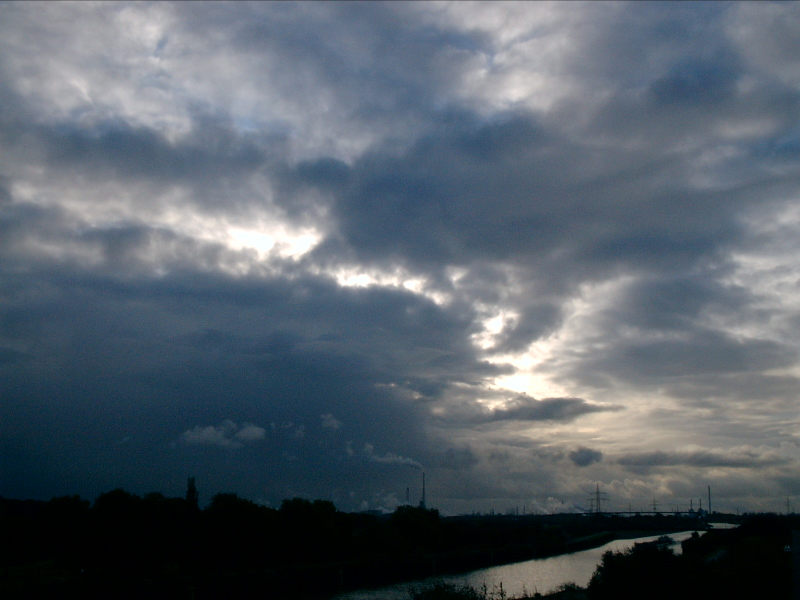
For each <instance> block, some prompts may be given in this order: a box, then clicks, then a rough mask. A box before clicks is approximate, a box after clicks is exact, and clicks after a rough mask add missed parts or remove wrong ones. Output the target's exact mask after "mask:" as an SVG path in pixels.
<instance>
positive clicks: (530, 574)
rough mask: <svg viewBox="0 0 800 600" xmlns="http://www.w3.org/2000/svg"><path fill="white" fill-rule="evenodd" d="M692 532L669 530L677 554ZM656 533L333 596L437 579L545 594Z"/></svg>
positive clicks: (348, 599) (377, 595)
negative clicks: (589, 547)
mask: <svg viewBox="0 0 800 600" xmlns="http://www.w3.org/2000/svg"><path fill="white" fill-rule="evenodd" d="M691 535H692V532H691V531H681V532H679V533H671V534H669V537H671V538H672V539H673V540H675V545H673V547H672V548H673V550H674V551H675V553H676V554H679V553H680V551H681V546H680V542H682V541H683V540H685V539H687V538H689V537H690V536H691ZM659 537H660V536H658V535H654V536H649V537H641V538H635V539H630V540H614V541H612V542H609V543H607V544H605V545H603V546H599V547H597V548H591V549H589V550H582V551H580V552H573V553H572V554H562V555H560V556H552V557H550V558H539V559H535V560H526V561H524V562H518V563H512V564H509V565H500V566H497V567H489V568H488V569H480V570H478V571H472V572H470V573H462V574H460V575H449V576H444V577H432V578H429V579H423V580H419V581H412V582H406V583H402V584H398V585H393V586H389V587H385V588H380V589H375V590H361V591H357V592H349V593H346V594H340V595H338V596H336V597H335V599H334V600H408V598H409V594H408V591H409V589H410V588H411V589H413V588H416V587H424V586H425V585H428V584H433V583H435V582H438V581H443V582H446V583H453V584H456V585H462V584H467V585H470V586H472V587H475V588H481V587H483V586H484V585H485V586H486V588H487V589H488V590H490V591H491V590H493V589H495V590H496V589H498V588H499V586H500V584H501V583H502V584H503V590H504V591H505V592H506V594H508V596H510V597H514V596H521V595H523V594H531V595H532V594H533V593H535V592H539V593H542V594H546V593H548V592H551V591H553V590H555V589H556V588H558V587H559V586H560V585H563V584H565V583H576V584H578V585H580V586H585V585H588V583H589V580H590V579H591V578H592V574H593V573H594V570H595V568H596V567H597V565H598V564H599V563H600V560H601V559H602V557H603V553H604V552H608V551H609V550H612V551H614V552H621V551H624V550H627V549H628V548H632V547H633V545H634V544H635V543H637V542H650V541H654V540H657V539H658V538H659Z"/></svg>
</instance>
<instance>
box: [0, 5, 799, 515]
mask: <svg viewBox="0 0 800 600" xmlns="http://www.w3.org/2000/svg"><path fill="white" fill-rule="evenodd" d="M798 31H800V5H798V4H797V3H770V2H758V3H716V2H712V3H703V2H698V3H694V2H693V3H656V2H646V3H635V2H634V3H596V2H589V3H582V2H564V3H545V2H535V3H529V2H520V3H503V2H491V3H483V2H475V3H472V2H470V3H464V2H456V3H438V2H425V3H418V2H409V3H404V2H391V3H348V2H335V3H323V2H320V3H293V2H280V3H216V2H203V3H169V2H158V3H149V2H141V3H139V2H137V3H127V2H113V3H111V2H109V3H102V2H101V3H81V2H76V3H69V2H53V3H47V2H35V3H34V2H31V3H26V2H6V3H0V457H2V460H0V496H6V497H15V498H25V497H31V498H40V499H48V498H50V497H52V496H58V495H64V494H80V495H82V496H84V497H86V498H90V499H91V498H94V497H96V496H97V495H98V494H99V493H101V492H104V491H108V490H110V489H114V488H117V487H122V488H124V489H126V490H128V491H130V492H132V493H137V494H145V493H147V492H150V491H161V492H163V493H165V494H167V495H177V496H181V495H183V493H184V490H185V485H186V480H187V477H190V476H191V477H196V481H197V489H198V492H199V494H200V502H201V503H202V502H204V501H207V500H208V498H209V495H210V494H213V493H217V492H233V493H236V494H239V495H240V496H242V497H244V498H248V499H251V500H254V501H257V502H262V503H265V504H269V505H271V506H278V505H279V504H280V502H281V500H282V499H283V498H291V497H295V496H299V497H305V498H321V499H327V500H331V501H333V502H334V503H335V504H336V506H337V507H339V508H340V509H342V510H353V511H355V510H393V509H394V508H395V507H396V506H398V505H401V504H403V503H404V502H405V495H406V490H407V489H410V490H411V492H412V494H411V500H412V503H413V504H415V505H416V503H417V501H418V498H419V496H418V495H417V494H416V493H415V492H414V490H415V489H418V487H419V485H420V483H421V473H422V472H423V470H424V472H425V474H426V476H427V484H426V496H427V497H426V504H427V505H428V506H429V507H435V508H437V509H439V510H441V511H442V513H443V514H455V513H470V512H473V511H484V512H488V511H490V510H493V509H495V510H497V511H504V510H506V509H507V508H508V507H517V506H523V505H524V506H525V507H526V509H527V510H529V511H530V512H558V511H580V510H582V509H583V508H586V505H587V497H588V496H590V495H591V494H592V493H593V492H594V491H595V490H596V489H598V487H597V486H599V490H600V491H602V492H605V493H607V494H608V498H609V502H610V503H615V505H617V506H619V507H621V509H622V510H624V509H625V507H627V506H629V505H637V504H639V505H642V504H644V505H647V504H649V503H651V502H652V500H653V498H655V499H656V500H657V502H659V503H663V505H664V506H670V505H671V504H677V503H688V502H689V500H690V499H691V498H695V499H697V498H701V497H704V492H705V490H706V489H707V486H711V488H712V490H713V493H714V507H715V509H718V510H720V511H735V510H737V509H739V510H742V511H749V510H771V511H776V512H782V511H784V510H785V508H786V506H787V505H788V502H794V500H795V499H796V498H797V497H798V496H800V477H798V475H799V469H798V467H800V439H799V437H798V436H800V411H798V391H799V390H800V385H799V384H800V335H798V333H800V287H799V286H798V282H800V265H798V261H797V256H798V255H800V210H798V200H800V127H798V123H800V87H799V86H800V36H798V34H797V32H798ZM420 491H421V490H420ZM787 499H789V500H788V502H787Z"/></svg>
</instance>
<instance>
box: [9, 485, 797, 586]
mask: <svg viewBox="0 0 800 600" xmlns="http://www.w3.org/2000/svg"><path fill="white" fill-rule="evenodd" d="M696 526H697V522H696V521H695V520H693V519H688V518H683V517H666V516H649V517H648V516H640V517H587V516H583V515H552V516H520V517H458V518H441V517H440V516H439V514H438V513H437V512H436V511H435V510H425V509H421V508H412V507H408V506H406V507H401V508H399V509H398V510H397V511H396V512H395V513H394V514H392V515H389V516H376V515H365V514H349V513H342V512H339V511H337V510H336V508H335V507H334V505H333V504H331V503H330V502H326V501H319V500H317V501H313V502H310V501H307V500H302V499H294V500H287V501H284V503H283V505H282V506H281V508H280V509H279V510H275V509H270V508H267V507H263V506H259V505H256V504H254V503H252V502H249V501H247V500H243V499H241V498H238V497H237V496H235V495H233V494H218V495H217V496H215V497H214V499H213V501H212V502H211V504H210V505H209V506H208V507H207V508H206V509H204V510H199V509H198V508H197V507H196V505H193V503H192V502H189V501H187V500H184V499H182V498H166V497H164V496H162V495H161V494H149V495H147V496H145V497H144V498H140V497H138V496H135V495H132V494H129V493H127V492H125V491H123V490H114V491H112V492H109V493H107V494H103V495H101V496H100V497H99V498H97V500H96V501H95V502H94V503H93V504H91V505H90V503H89V502H88V501H85V500H83V499H81V498H79V497H77V496H74V497H63V498H55V499H53V500H51V501H49V502H37V501H19V500H3V499H0V532H1V533H2V551H1V552H0V597H2V598H33V597H51V598H78V597H80V598H101V597H102V598H170V599H180V598H187V599H188V598H193V599H200V598H251V597H258V598H297V599H303V598H326V597H330V596H331V595H332V594H334V593H337V592H340V591H343V590H348V589H355V588H361V587H368V586H377V585H382V584H387V583H391V582H395V581H404V580H411V579H416V578H421V577H427V576H430V575H436V574H444V573H452V572H459V571H466V570H471V569H475V568H480V567H484V566H489V565H492V564H501V563H504V562H511V561H516V560H525V559H530V558H535V557H543V556H550V555H554V554H559V553H563V552H571V551H575V550H580V549H584V548H588V547H594V546H597V545H600V544H602V543H605V542H606V541H608V540H610V539H612V538H614V537H634V536H635V535H639V534H645V533H659V532H665V533H666V532H671V531H680V530H686V529H693V528H695V527H696ZM792 526H797V527H800V524H797V523H792V524H789V523H788V522H785V521H784V520H779V519H778V520H774V521H763V522H762V521H758V523H757V525H752V526H751V525H748V524H747V523H745V525H743V526H742V527H741V528H740V529H737V530H734V532H736V533H731V532H728V531H719V532H716V531H715V532H711V533H710V534H709V535H708V536H704V537H703V538H700V539H697V540H690V541H689V542H687V546H686V547H685V550H684V556H683V557H680V558H677V557H674V556H672V555H671V553H668V552H666V551H664V549H663V548H657V547H653V549H651V550H645V551H639V552H640V553H642V552H645V553H646V552H650V553H651V554H642V555H641V556H640V555H639V554H636V555H632V556H623V557H614V556H610V557H607V560H605V561H604V563H603V565H602V566H601V569H600V570H599V571H598V576H597V577H595V580H596V581H595V580H593V582H592V586H590V588H589V589H588V590H578V589H571V590H565V591H564V592H563V593H564V594H578V595H575V596H574V597H576V598H583V597H589V598H606V597H608V598H611V597H614V598H625V597H637V598H639V597H648V598H659V597H662V596H659V595H656V594H653V593H648V594H646V595H641V588H640V590H639V593H638V594H637V595H635V596H625V595H624V593H623V592H620V591H619V589H618V588H617V587H614V586H617V585H618V580H619V579H620V578H622V579H623V580H626V581H628V583H629V584H630V585H631V586H632V587H635V586H636V585H638V583H637V581H638V580H637V579H636V577H639V576H640V575H641V574H642V573H647V574H649V575H648V576H647V579H648V582H647V583H648V584H650V585H652V584H654V583H655V582H657V581H658V582H659V585H658V588H657V590H656V591H657V592H658V593H660V592H659V590H668V589H669V590H672V589H673V588H674V586H675V585H678V584H679V583H680V584H681V585H684V584H685V585H686V586H687V587H683V588H682V589H681V593H680V594H677V596H678V597H682V598H688V597H694V596H690V592H692V590H694V589H703V588H702V585H703V584H702V582H703V581H710V578H718V577H721V576H722V575H723V574H725V573H728V571H731V570H733V572H734V575H742V577H744V576H745V575H744V574H747V573H750V571H752V569H751V568H750V566H752V565H759V567H758V568H759V570H760V571H759V572H760V573H764V574H769V576H770V577H771V578H772V579H774V582H775V586H776V587H775V589H779V590H784V588H785V589H786V590H788V589H789V588H788V587H787V586H788V585H789V583H788V581H789V575H788V573H789V570H788V569H789V564H790V561H789V555H788V554H787V553H786V552H784V547H785V546H786V545H787V544H789V541H788V537H787V536H789V532H790V530H791V527H792ZM754 528H755V529H754ZM748 532H752V535H749V534H748ZM748 535H749V537H748ZM737 536H743V537H737ZM642 557H644V558H642ZM636 561H640V562H636ZM641 561H644V562H641ZM761 562H764V563H765V564H764V565H761ZM645 563H646V564H645ZM651 563H652V564H651ZM631 565H633V571H632V573H635V575H620V574H621V573H626V572H627V571H629V570H631V568H632V567H631ZM651 567H652V568H651ZM664 570H666V571H664ZM662 571H664V573H662ZM748 576H749V575H748ZM659 577H661V578H663V579H664V581H663V583H661V582H660V581H661V580H660V579H659ZM726 577H727V575H726ZM758 579H759V586H757V589H762V590H763V589H764V588H763V585H764V582H763V581H762V579H763V577H762V576H761V575H759V578H758ZM689 581H692V582H693V583H691V585H690V583H689ZM736 581H738V580H736ZM698 582H700V584H701V585H700V587H697V585H698ZM643 583H644V582H643ZM626 585H628V584H626ZM709 585H710V584H709ZM692 586H694V587H692ZM736 589H737V590H742V589H749V588H747V587H746V585H745V584H744V583H741V582H740V583H739V584H737V585H736ZM753 589H756V588H755V587H754V588H753ZM420 593H422V594H427V593H430V594H438V596H431V598H473V599H475V598H481V594H483V597H489V592H487V593H483V592H481V591H474V590H453V589H446V588H440V589H438V590H428V591H422V592H420ZM692 593H693V592H692ZM787 593H788V592H787ZM443 594H444V595H443ZM453 594H455V595H453ZM459 594H460V595H459ZM464 594H473V596H469V595H467V596H464ZM580 594H583V595H580ZM587 594H588V596H587ZM609 594H611V595H609ZM564 597H565V598H567V597H573V596H564ZM663 597H667V596H663ZM673 597H674V596H673ZM697 597H700V596H697ZM706 597H708V596H706ZM710 597H717V598H719V597H724V596H720V595H715V594H712V595H711V596H710ZM729 597H731V598H733V597H742V596H738V595H737V596H729ZM766 597H774V598H779V597H788V596H786V595H782V596H766Z"/></svg>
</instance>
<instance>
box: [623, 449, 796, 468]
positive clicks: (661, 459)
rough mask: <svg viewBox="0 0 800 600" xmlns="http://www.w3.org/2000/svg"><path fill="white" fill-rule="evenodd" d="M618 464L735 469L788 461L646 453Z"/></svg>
mask: <svg viewBox="0 0 800 600" xmlns="http://www.w3.org/2000/svg"><path fill="white" fill-rule="evenodd" d="M617 462H618V463H619V464H621V465H624V466H626V467H637V468H653V467H676V466H687V467H701V468H704V467H727V468H734V469H741V468H752V467H764V466H771V465H781V464H785V463H786V460H785V459H783V458H780V457H775V456H772V457H769V456H761V455H760V454H757V453H754V452H751V453H724V452H718V451H695V452H662V451H657V452H644V453H641V454H628V455H624V456H622V457H620V458H619V459H617Z"/></svg>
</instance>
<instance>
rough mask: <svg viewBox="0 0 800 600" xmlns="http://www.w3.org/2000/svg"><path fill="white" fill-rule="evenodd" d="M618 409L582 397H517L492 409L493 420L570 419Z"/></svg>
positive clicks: (617, 408)
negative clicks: (592, 402) (498, 407)
mask: <svg viewBox="0 0 800 600" xmlns="http://www.w3.org/2000/svg"><path fill="white" fill-rule="evenodd" d="M609 410H611V411H613V410H620V408H619V407H616V406H602V405H598V404H591V403H589V402H587V401H586V400H583V399H582V398H544V399H542V400H536V399H534V398H527V397H519V398H516V399H515V400H513V401H511V402H509V403H508V404H507V405H506V406H504V407H503V408H500V409H496V410H494V411H492V413H491V415H492V416H491V418H492V420H495V421H507V420H519V421H571V420H573V419H576V418H578V417H580V416H581V415H585V414H589V413H593V412H603V411H609Z"/></svg>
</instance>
